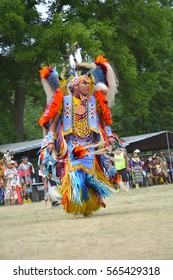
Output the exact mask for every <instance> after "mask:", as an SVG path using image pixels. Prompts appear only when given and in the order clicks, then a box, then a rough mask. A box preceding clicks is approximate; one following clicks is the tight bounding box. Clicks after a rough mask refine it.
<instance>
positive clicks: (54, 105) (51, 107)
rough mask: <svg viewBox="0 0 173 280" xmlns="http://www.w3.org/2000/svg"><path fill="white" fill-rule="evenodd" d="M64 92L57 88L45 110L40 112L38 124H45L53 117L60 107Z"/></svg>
mask: <svg viewBox="0 0 173 280" xmlns="http://www.w3.org/2000/svg"><path fill="white" fill-rule="evenodd" d="M63 98H64V94H63V92H62V90H61V89H60V88H58V89H57V90H56V92H55V94H54V96H53V98H52V100H51V102H50V103H49V104H48V105H47V106H46V110H45V111H44V113H43V114H42V116H41V117H40V119H39V124H40V125H41V126H44V125H46V123H48V122H49V121H50V120H51V119H53V118H54V117H55V115H56V113H57V112H58V110H59V109H60V108H61V107H62V102H63Z"/></svg>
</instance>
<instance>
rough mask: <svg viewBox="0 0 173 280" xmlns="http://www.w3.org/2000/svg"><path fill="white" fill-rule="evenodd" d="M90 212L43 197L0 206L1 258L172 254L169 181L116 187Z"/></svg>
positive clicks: (160, 256) (139, 257) (152, 257)
mask: <svg viewBox="0 0 173 280" xmlns="http://www.w3.org/2000/svg"><path fill="white" fill-rule="evenodd" d="M105 202H106V204H107V207H106V208H105V209H101V210H99V211H98V212H95V213H94V214H93V215H92V216H91V217H89V218H81V219H74V218H73V216H72V215H70V214H66V213H65V212H64V210H63V208H62V207H59V208H51V207H50V205H46V206H45V203H44V201H41V202H36V203H32V204H28V205H17V206H6V207H5V206H1V207H0V243H1V244H0V248H1V250H0V259H1V260H15V259H19V260H34V259H35V260H53V259H55V260H84V259H86V260H134V259H136V260H145V259H146V260H172V259H173V185H159V186H152V187H148V188H140V189H132V190H130V191H129V192H128V193H126V192H120V193H116V194H115V195H113V196H112V197H111V198H107V199H106V200H105Z"/></svg>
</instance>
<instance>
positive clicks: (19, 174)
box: [0, 156, 35, 205]
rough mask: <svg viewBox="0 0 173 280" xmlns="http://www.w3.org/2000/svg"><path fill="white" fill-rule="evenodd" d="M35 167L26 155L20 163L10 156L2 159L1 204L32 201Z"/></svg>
mask: <svg viewBox="0 0 173 280" xmlns="http://www.w3.org/2000/svg"><path fill="white" fill-rule="evenodd" d="M34 173H35V170H34V167H33V165H32V163H31V162H29V161H28V158H27V157H26V156H23V157H22V158H21V162H20V164H18V162H17V161H14V160H13V159H11V158H10V157H9V158H7V157H6V158H3V159H1V160H0V204H4V205H15V204H23V203H31V201H32V200H31V193H32V182H33V174H34Z"/></svg>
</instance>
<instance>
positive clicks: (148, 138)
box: [0, 131, 173, 154]
mask: <svg viewBox="0 0 173 280" xmlns="http://www.w3.org/2000/svg"><path fill="white" fill-rule="evenodd" d="M122 138H123V140H124V141H125V142H126V144H127V151H128V152H132V151H134V150H135V149H139V150H141V151H152V150H161V149H170V148H172V147H173V132H170V131H160V132H154V133H148V134H142V135H136V136H129V137H122ZM41 143H42V139H37V140H32V141H26V142H18V143H12V144H6V145H0V153H1V154H4V153H6V152H7V150H9V152H10V153H11V154H18V153H23V152H26V151H31V150H37V151H38V150H39V149H40V147H41ZM37 151H36V153H37Z"/></svg>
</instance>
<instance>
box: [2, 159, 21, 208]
mask: <svg viewBox="0 0 173 280" xmlns="http://www.w3.org/2000/svg"><path fill="white" fill-rule="evenodd" d="M4 178H5V193H4V201H5V205H14V204H17V203H22V201H21V197H20V192H19V193H18V188H19V189H20V187H19V174H18V170H17V169H16V168H15V161H14V160H11V161H9V162H7V163H6V168H5V172H4Z"/></svg>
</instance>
